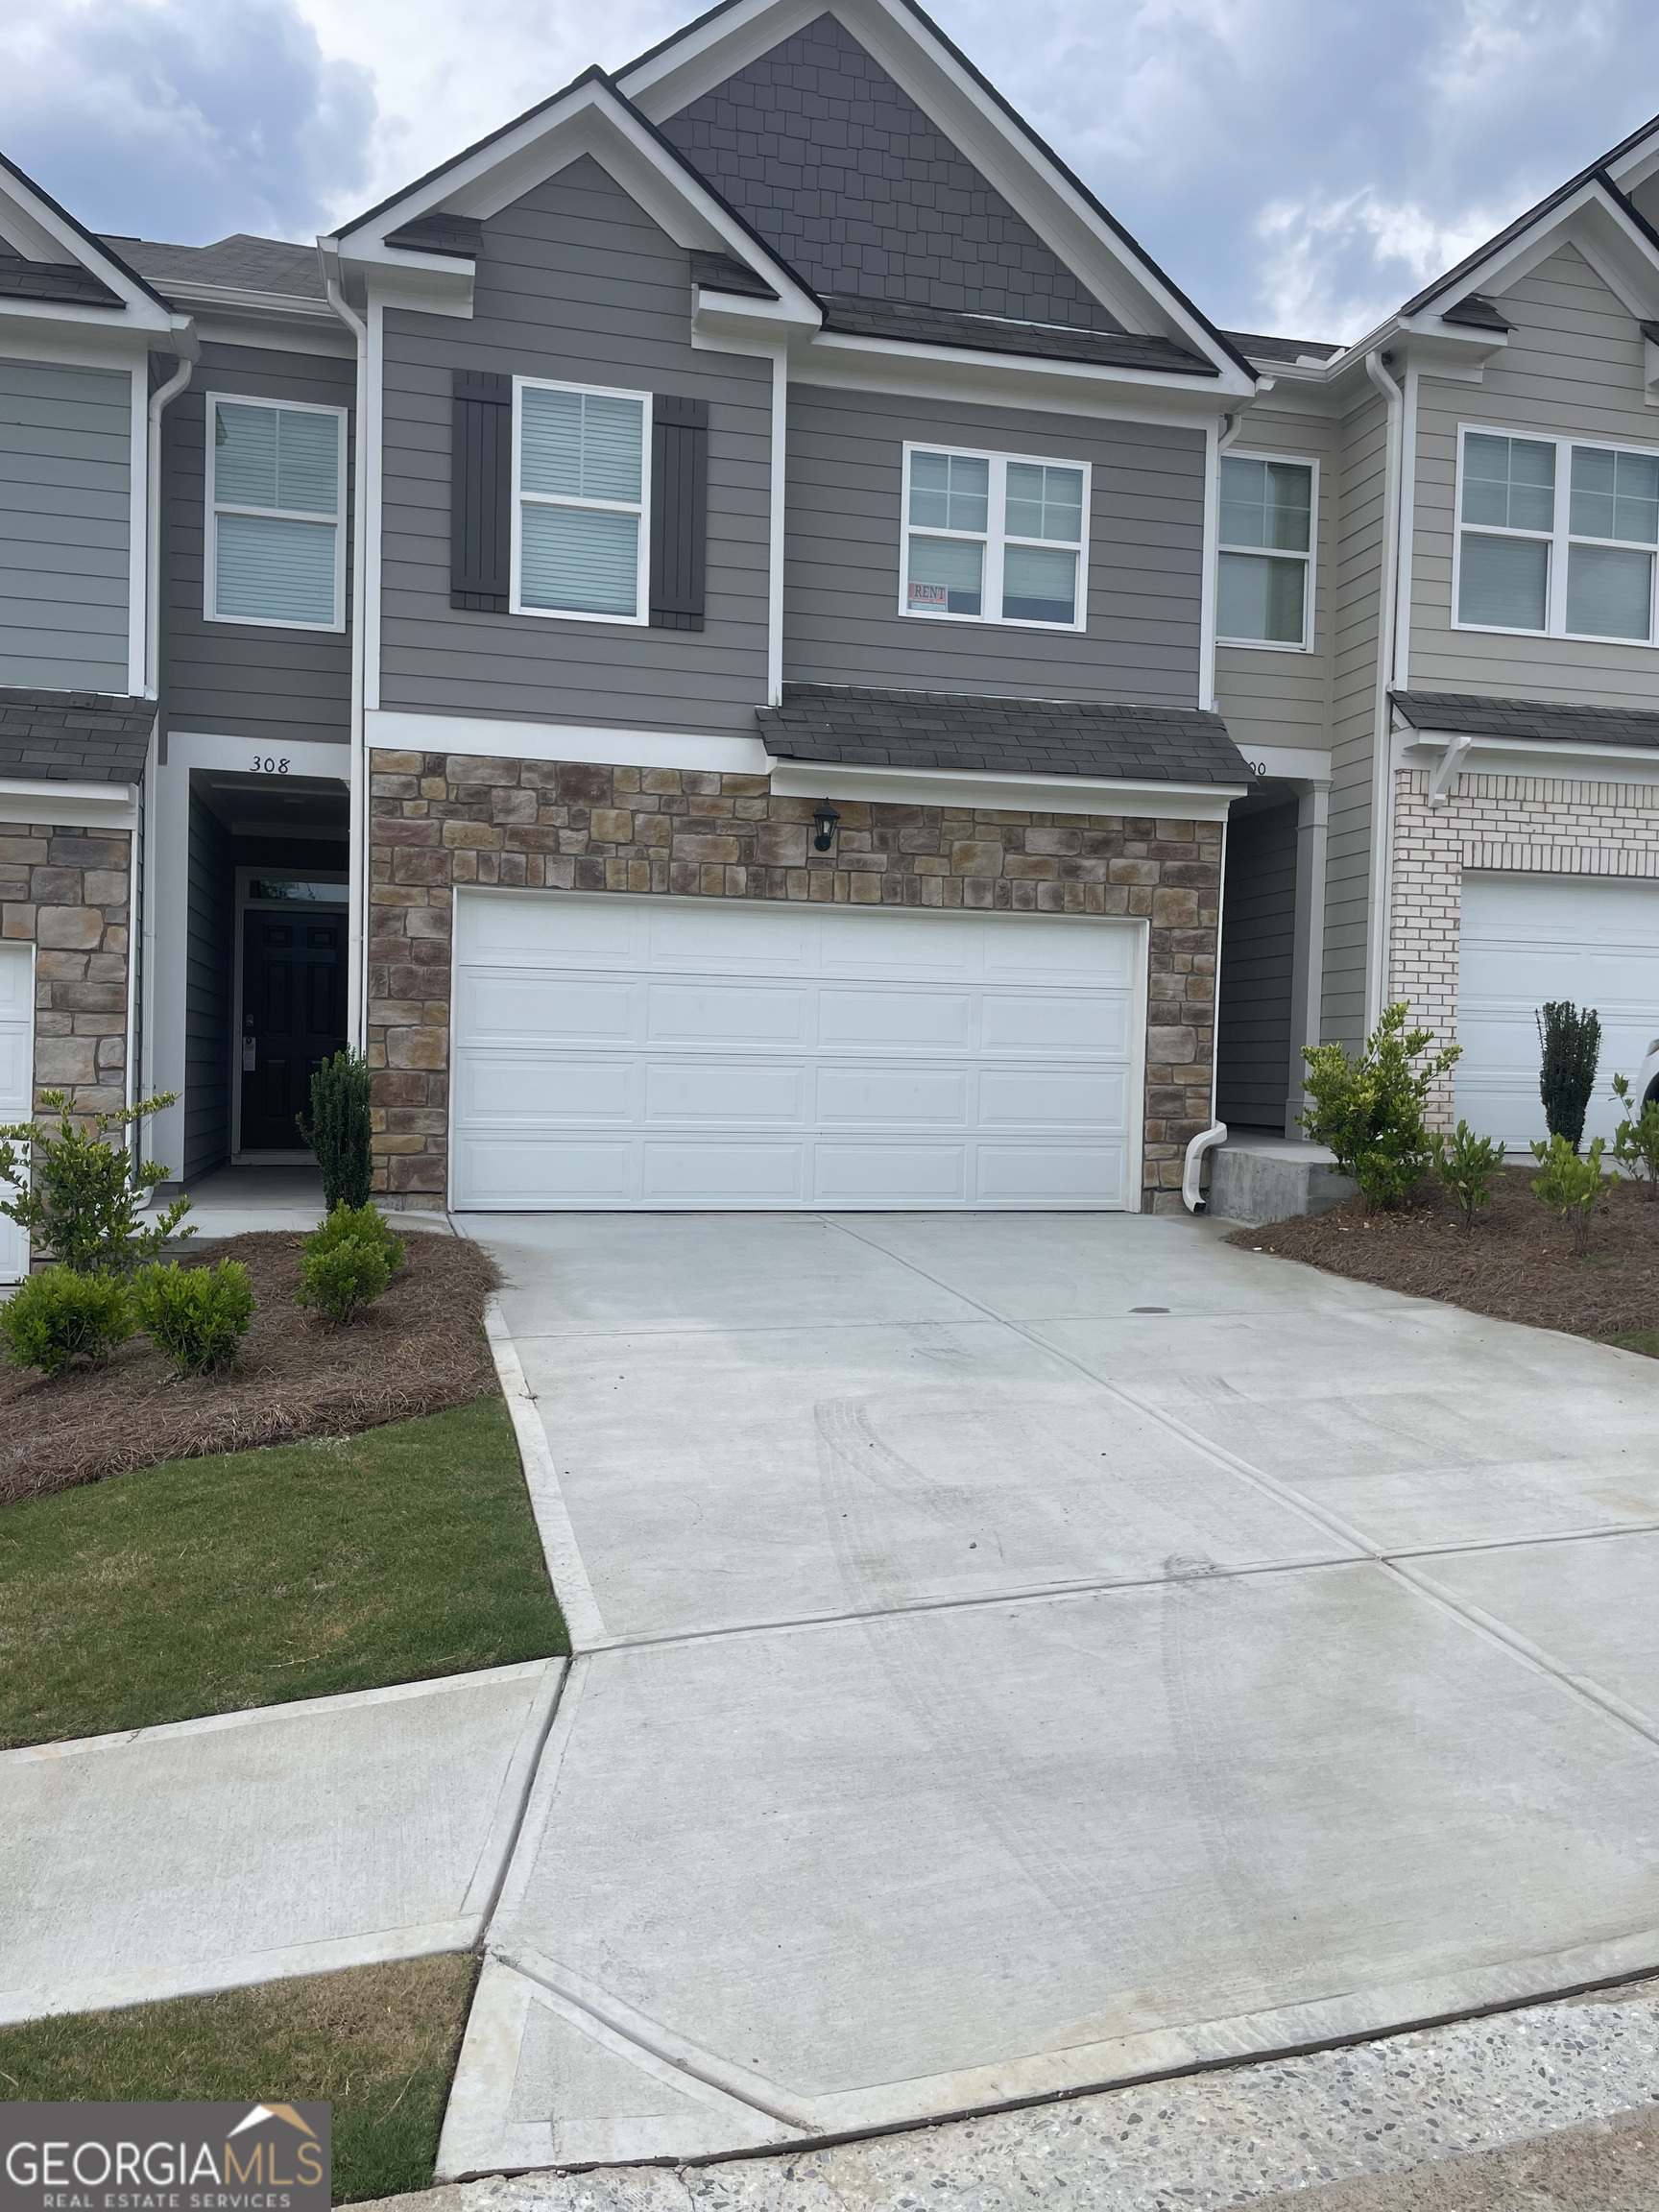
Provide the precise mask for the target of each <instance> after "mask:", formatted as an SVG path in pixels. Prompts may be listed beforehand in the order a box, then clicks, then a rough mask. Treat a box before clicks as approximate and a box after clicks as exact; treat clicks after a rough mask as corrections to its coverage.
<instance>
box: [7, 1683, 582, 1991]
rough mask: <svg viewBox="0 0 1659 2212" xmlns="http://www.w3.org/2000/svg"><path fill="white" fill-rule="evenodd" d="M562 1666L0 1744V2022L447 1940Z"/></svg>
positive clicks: (491, 1877)
mask: <svg viewBox="0 0 1659 2212" xmlns="http://www.w3.org/2000/svg"><path fill="white" fill-rule="evenodd" d="M564 1669H565V1663H564V1661H563V1660H559V1659H543V1660H535V1661H532V1662H530V1663H528V1664H525V1665H521V1666H516V1667H498V1668H493V1669H490V1670H487V1671H483V1672H480V1673H475V1674H460V1675H453V1676H450V1677H448V1678H446V1679H445V1680H442V1681H435V1682H412V1683H406V1684H400V1685H398V1686H397V1687H396V1688H394V1689H387V1690H368V1691H361V1692H357V1693H355V1694H353V1695H347V1696H342V1697H317V1698H309V1699H304V1700H301V1701H299V1702H296V1703H294V1704H292V1705H269V1706H262V1707H260V1708H258V1709H257V1710H255V1711H252V1712H245V1713H225V1714H219V1715H215V1716H213V1717H212V1718H210V1719H202V1720H184V1721H180V1722H177V1723H175V1724H174V1725H172V1726H168V1727H161V1728H142V1729H136V1730H132V1731H130V1732H128V1733H126V1734H124V1735H118V1736H96V1737H90V1738H86V1739H84V1740H83V1741H80V1742H77V1743H43V1744H38V1745H35V1746H31V1747H28V1748H25V1749H23V1750H17V1751H7V1752H0V1864H4V1866H5V1868H6V1879H5V1882H4V1883H3V1884H0V2025H4V2024H8V2023H11V2022H13V2021H18V2020H32V2019H37V2018H40V2017H43V2016H44V2015H46V2014H49V2013H55V2012H83V2011H95V2010H101V2009H104V2008H109V2007H113V2006H118V2005H136V2004H142V2003H145V2002H148V2001H149V2000H151V1999H154V1998H161V1997H180V1996H187V1995H191V1994H193V1993H196V1992H200V1991H205V1990H211V1989H224V1988H230V1987H233V1986H235V1985H237V1984H243V1983H252V1982H267V1981H274V1980H276V1979H277V1978H278V1977H279V1976H285V1975H291V1974H315V1973H324V1972H327V1971H330V1970H332V1969H334V1968H337V1967H343V1966H359V1965H367V1964H370V1963H372V1962H373V1961H375V1960H385V1959H411V1958H417V1957H420V1956H421V1955H422V1954H424V1953H427V1952H434V1951H460V1950H465V1949H466V1948H467V1947H468V1946H469V1945H470V1944H472V1943H474V1942H476V1940H477V1938H478V1936H479V1934H480V1932H481V1930H482V1928H483V1926H484V1923H485V1920H486V1918H487V1917H488V1915H489V1912H490V1911H491V1908H492V1907H493V1903H494V1901H495V1894H496V1890H497V1887H498V1886H499V1883H500V1880H501V1874H502V1869H503V1867H504V1866H505V1864H506V1861H507V1856H508V1853H509V1851H510V1849H511V1847H512V1843H513V1839H514V1837H515V1835H516V1834H517V1827H518V1821H519V1817H520V1815H521V1813H522V1811H523V1806H524V1800H525V1793H526V1791H528V1789H529V1787H530V1781H531V1777H532V1775H533V1773H534V1771H535V1766H536V1759H537V1755H538V1753H539V1751H540V1750H541V1743H542V1741H543V1739H544V1737H545V1735H546V1731H547V1726H548V1722H549V1719H550V1718H551V1715H552V1711H553V1706H554V1702H555V1699H556V1697H557V1695H558V1691H559V1686H560V1682H561V1680H562V1677H563V1674H564Z"/></svg>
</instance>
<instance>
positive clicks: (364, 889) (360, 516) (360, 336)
mask: <svg viewBox="0 0 1659 2212" xmlns="http://www.w3.org/2000/svg"><path fill="white" fill-rule="evenodd" d="M324 285H325V290H326V292H327V295H328V304H329V306H330V307H332V308H333V310H334V312H335V314H336V315H338V316H339V318H340V320H341V322H342V323H344V324H345V325H346V327H347V329H348V330H349V331H350V333H351V335H352V337H353V338H354V339H355V340H356V341H357V407H356V418H357V452H356V458H355V460H354V462H353V465H352V469H351V576H352V592H353V597H352V605H351V817H350V839H351V842H350V853H351V884H350V900H351V902H350V907H349V919H348V922H347V952H346V1025H347V1030H348V1033H349V1036H350V1039H351V1043H352V1045H353V1046H355V1048H356V1049H357V1050H358V1051H359V1052H361V1051H362V1050H363V1048H364V1046H365V1044H366V1042H367V1035H368V1022H367V1020H366V1018H365V1017H366V1001H367V998H368V992H367V989H366V986H367V983H368V975H367V974H366V971H365V965H364V949H365V931H364V909H365V906H366V903H367V901H368V897H369V850H368V837H367V834H366V832H367V830H368V826H369V807H368V801H367V792H366V789H365V783H366V770H367V766H368V758H367V755H366V754H365V751H364V742H365V738H364V727H363V699H364V679H365V667H364V640H365V635H366V631H367V624H366V622H365V619H364V609H363V593H364V583H365V577H366V574H367V559H366V554H367V546H368V504H369V499H368V491H369V484H368V478H369V439H368V434H367V423H368V405H367V401H368V387H369V329H368V325H366V324H365V322H364V321H363V318H362V317H361V316H360V315H359V314H357V313H356V311H355V310H354V309H353V308H351V307H349V306H348V305H347V303H346V296H345V294H344V293H343V292H342V291H341V289H340V284H339V280H338V278H336V277H333V276H325V278H324Z"/></svg>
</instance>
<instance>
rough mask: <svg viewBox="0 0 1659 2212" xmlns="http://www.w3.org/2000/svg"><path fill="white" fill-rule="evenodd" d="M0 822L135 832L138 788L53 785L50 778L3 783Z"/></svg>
mask: <svg viewBox="0 0 1659 2212" xmlns="http://www.w3.org/2000/svg"><path fill="white" fill-rule="evenodd" d="M0 822H61V823H62V824H63V825H64V827H65V828H66V829H136V828H137V826H138V789H137V786H136V784H132V783H67V782H65V783H54V782H52V781H50V779H48V778H45V777H42V778H39V779H36V778H29V779H27V780H26V779H24V778H22V777H18V778H16V779H12V778H11V777H7V778H6V779H5V780H4V781H0Z"/></svg>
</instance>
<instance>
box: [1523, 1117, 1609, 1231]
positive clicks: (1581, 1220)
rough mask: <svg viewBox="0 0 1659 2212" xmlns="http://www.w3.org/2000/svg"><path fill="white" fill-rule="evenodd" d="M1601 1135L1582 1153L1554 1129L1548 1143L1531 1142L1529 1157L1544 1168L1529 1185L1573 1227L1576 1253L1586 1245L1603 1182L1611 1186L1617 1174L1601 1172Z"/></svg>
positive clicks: (1604, 1147) (1602, 1139)
mask: <svg viewBox="0 0 1659 2212" xmlns="http://www.w3.org/2000/svg"><path fill="white" fill-rule="evenodd" d="M1606 1149H1607V1140H1606V1138H1605V1137H1598V1138H1595V1139H1594V1140H1593V1141H1592V1142H1591V1145H1590V1149H1589V1151H1588V1152H1586V1153H1585V1154H1584V1155H1583V1156H1582V1157H1580V1156H1579V1154H1578V1152H1577V1150H1576V1149H1575V1146H1574V1145H1572V1144H1571V1143H1569V1142H1568V1140H1567V1139H1566V1137H1565V1136H1562V1135H1560V1134H1559V1133H1557V1134H1556V1135H1555V1136H1553V1137H1551V1140H1550V1142H1549V1143H1548V1144H1542V1143H1539V1144H1534V1145H1533V1147H1532V1157H1533V1159H1534V1160H1536V1161H1538V1162H1539V1164H1540V1165H1541V1166H1542V1167H1543V1169H1544V1172H1543V1174H1542V1175H1534V1176H1533V1178H1532V1188H1533V1190H1535V1191H1536V1192H1537V1194H1538V1196H1539V1197H1540V1198H1542V1199H1543V1201H1544V1203H1545V1205H1546V1206H1549V1207H1551V1208H1552V1209H1553V1211H1554V1212H1555V1213H1557V1214H1560V1215H1561V1217H1562V1219H1563V1220H1564V1221H1566V1222H1567V1223H1568V1224H1569V1225H1570V1226H1571V1228H1572V1231H1573V1250H1574V1252H1575V1254H1578V1255H1579V1256H1580V1257H1581V1256H1582V1255H1583V1254H1584V1253H1586V1252H1588V1251H1589V1249H1590V1215H1591V1214H1592V1213H1593V1212H1594V1210H1595V1206H1596V1201H1597V1199H1598V1198H1599V1197H1600V1195H1601V1190H1602V1185H1603V1183H1605V1184H1606V1186H1607V1188H1608V1189H1609V1190H1611V1188H1612V1186H1613V1185H1614V1184H1615V1183H1617V1182H1618V1180H1619V1178H1618V1176H1617V1175H1608V1176H1605V1177H1604V1176H1603V1175H1602V1173H1601V1155H1602V1153H1603V1152H1604V1151H1605V1150H1606Z"/></svg>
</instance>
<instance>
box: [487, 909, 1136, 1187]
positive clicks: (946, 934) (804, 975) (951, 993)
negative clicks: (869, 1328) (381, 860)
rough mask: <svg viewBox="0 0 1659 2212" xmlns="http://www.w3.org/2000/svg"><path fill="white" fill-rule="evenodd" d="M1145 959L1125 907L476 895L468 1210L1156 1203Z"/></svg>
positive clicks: (1134, 926)
mask: <svg viewBox="0 0 1659 2212" xmlns="http://www.w3.org/2000/svg"><path fill="white" fill-rule="evenodd" d="M1027 955H1028V959H1029V964H1028V968H1027V967H1026V966H1022V961H1025V960H1026V959H1027ZM1144 957H1145V931H1144V927H1143V926H1142V925H1139V924H1133V923H1127V922H1122V921H1117V920H1106V919H1095V918H1084V917H1077V918H1075V919H1058V918H1048V917H1044V918H1041V919H1039V918H1037V917H1032V916H1016V915H1007V914H971V915H970V914H929V915H920V914H917V913H915V912H914V911H912V910H907V909H887V908H865V909H850V908H847V907H824V908H801V907H791V908H781V907H778V906H775V905H771V904H753V903H749V902H730V903H716V902H704V901H691V900H674V899H661V898H654V899H642V898H638V897H627V896H616V895H613V894H605V895H599V896H593V895H589V894H576V893H555V894H545V893H514V894H499V893H488V892H463V893H462V894H461V895H460V897H459V898H458V900H457V902H456V934H455V962H456V965H455V1037H456V1068H455V1071H454V1082H455V1090H454V1098H455V1129H454V1203H455V1204H456V1205H457V1206H459V1207H463V1208H465V1207H486V1208H490V1207H498V1208H517V1207H537V1206H543V1207H549V1208H565V1207H571V1208H575V1207H595V1208H602V1209H603V1208H623V1207H634V1206H640V1207H646V1208H651V1207H661V1208H674V1207H712V1208H733V1209H737V1208H745V1207H757V1208H767V1207H808V1206H826V1207H833V1206H847V1207H873V1208H875V1207H880V1208H886V1207H945V1208H950V1207H962V1206H976V1205H993V1206H996V1205H1007V1206H1052V1205H1063V1206H1090V1207H1108V1206H1110V1207H1120V1206H1122V1205H1124V1204H1126V1203H1132V1202H1133V1200H1134V1197H1135V1192H1134V1190H1133V1189H1132V1184H1133V1180H1134V1176H1135V1175H1136V1174H1137V1173H1138V1168H1135V1167H1133V1166H1132V1162H1133V1159H1134V1157H1135V1156H1136V1155H1135V1146H1134V1144H1133V1142H1132V1128H1133V1120H1134V1118H1136V1117H1138V1114H1139V1099H1140V1074H1139V1067H1138V1062H1139V1056H1140V1049H1141V1032H1140V1022H1142V1019H1143V1015H1142V974H1143V965H1144ZM993 972H994V974H995V981H994V982H992V983H989V984H988V982H987V980H986V978H987V975H988V974H991V973H993Z"/></svg>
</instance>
